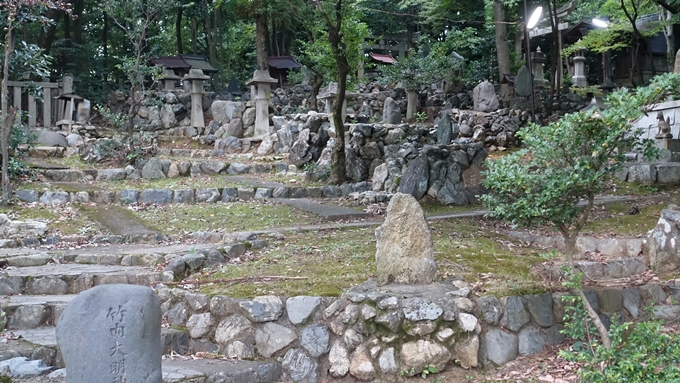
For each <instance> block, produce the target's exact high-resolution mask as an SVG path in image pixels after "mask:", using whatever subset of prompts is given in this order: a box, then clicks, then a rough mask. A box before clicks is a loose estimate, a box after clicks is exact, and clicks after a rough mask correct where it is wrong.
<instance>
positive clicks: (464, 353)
mask: <svg viewBox="0 0 680 383" xmlns="http://www.w3.org/2000/svg"><path fill="white" fill-rule="evenodd" d="M453 352H454V353H455V355H456V360H457V361H458V364H460V366H461V367H463V368H465V369H468V368H472V367H477V366H478V365H479V357H478V355H479V337H478V336H477V335H471V336H468V337H467V338H466V337H463V338H462V339H458V340H456V344H455V345H454V349H453Z"/></svg>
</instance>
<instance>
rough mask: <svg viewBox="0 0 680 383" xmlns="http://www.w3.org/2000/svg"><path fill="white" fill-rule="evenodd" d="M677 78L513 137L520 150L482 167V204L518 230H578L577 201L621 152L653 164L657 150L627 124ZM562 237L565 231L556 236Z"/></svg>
mask: <svg viewBox="0 0 680 383" xmlns="http://www.w3.org/2000/svg"><path fill="white" fill-rule="evenodd" d="M679 86H680V76H678V75H674V74H665V75H662V76H657V77H655V78H654V79H653V80H652V83H651V85H650V86H648V87H644V88H638V89H637V93H631V92H629V91H627V90H625V89H624V90H621V91H617V92H615V93H612V94H611V95H610V96H609V97H607V99H606V101H605V102H606V103H607V105H608V106H609V108H608V109H606V110H604V111H592V110H591V111H588V112H579V113H573V114H568V115H565V116H564V117H563V118H561V119H560V120H559V121H557V122H553V123H550V124H549V125H546V126H540V125H536V124H531V125H529V126H527V127H526V128H524V129H522V130H521V131H520V132H518V135H519V137H520V138H521V139H522V140H523V141H524V144H525V149H523V150H520V151H518V152H515V153H513V154H511V155H508V156H505V157H502V158H500V159H498V160H496V161H494V162H490V163H489V164H488V166H489V170H488V171H487V172H486V179H485V180H484V185H485V186H486V187H487V188H489V190H490V193H489V194H487V195H484V196H481V200H482V202H483V203H484V205H486V206H487V207H488V208H489V209H491V210H492V211H493V214H494V215H495V216H496V217H498V218H501V219H504V220H508V221H511V222H512V223H514V224H516V225H520V226H527V225H532V224H541V223H542V222H546V221H547V222H551V223H553V224H554V225H555V226H556V227H558V228H560V227H562V228H561V231H563V230H562V229H563V228H565V227H567V228H569V227H572V228H573V227H578V225H577V222H576V221H577V219H579V218H581V214H582V212H583V209H581V208H579V207H577V204H578V202H579V201H580V200H581V199H586V200H588V199H590V198H592V197H594V195H595V194H597V193H598V192H599V191H600V188H601V186H602V185H603V183H604V181H606V180H608V179H610V178H611V177H612V176H613V174H614V173H615V172H616V171H617V170H619V169H620V168H621V166H622V164H623V163H624V162H625V153H626V152H627V151H629V150H631V149H635V150H639V151H642V152H643V153H644V155H645V156H646V157H647V158H654V157H655V156H656V155H657V153H658V149H656V146H655V145H654V143H653V142H651V141H649V140H644V141H640V140H639V137H640V135H641V132H640V131H633V130H632V129H631V124H632V123H633V122H634V121H635V120H636V119H638V118H639V117H640V116H641V115H642V114H643V112H645V111H646V110H648V108H650V107H651V104H653V103H654V102H658V101H659V100H663V99H665V97H667V96H668V95H669V94H673V93H675V92H677V89H678V87H679ZM563 234H564V231H563Z"/></svg>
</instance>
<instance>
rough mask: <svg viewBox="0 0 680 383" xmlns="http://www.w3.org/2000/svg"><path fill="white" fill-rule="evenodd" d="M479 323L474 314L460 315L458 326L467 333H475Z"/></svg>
mask: <svg viewBox="0 0 680 383" xmlns="http://www.w3.org/2000/svg"><path fill="white" fill-rule="evenodd" d="M478 322H479V321H478V320H477V317H475V316H474V315H472V314H467V313H458V324H459V325H460V328H461V330H463V331H466V332H472V331H475V329H476V328H477V323H478Z"/></svg>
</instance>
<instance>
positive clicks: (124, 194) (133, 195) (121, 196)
mask: <svg viewBox="0 0 680 383" xmlns="http://www.w3.org/2000/svg"><path fill="white" fill-rule="evenodd" d="M138 198H139V192H138V191H137V190H130V189H125V190H121V191H120V192H118V200H119V201H120V202H121V203H122V204H132V203H137V199H138Z"/></svg>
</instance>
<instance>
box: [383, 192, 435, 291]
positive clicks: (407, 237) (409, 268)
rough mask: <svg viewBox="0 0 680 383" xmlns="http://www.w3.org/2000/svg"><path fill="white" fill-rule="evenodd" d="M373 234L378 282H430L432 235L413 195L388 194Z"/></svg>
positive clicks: (433, 265)
mask: <svg viewBox="0 0 680 383" xmlns="http://www.w3.org/2000/svg"><path fill="white" fill-rule="evenodd" d="M375 237H376V240H377V243H376V252H375V260H376V263H377V273H378V284H380V285H381V286H382V285H386V284H390V283H398V284H429V283H432V280H433V279H434V277H435V274H436V273H437V261H435V259H434V251H433V247H432V235H431V234H430V227H429V226H428V224H427V221H425V214H424V213H423V209H422V208H421V207H420V204H418V201H416V199H415V198H414V197H413V196H411V195H410V194H402V193H397V194H396V195H394V197H392V200H391V201H390V204H389V205H388V206H387V217H386V218H385V222H384V223H383V224H382V225H380V227H378V228H377V229H376V230H375Z"/></svg>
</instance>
